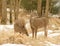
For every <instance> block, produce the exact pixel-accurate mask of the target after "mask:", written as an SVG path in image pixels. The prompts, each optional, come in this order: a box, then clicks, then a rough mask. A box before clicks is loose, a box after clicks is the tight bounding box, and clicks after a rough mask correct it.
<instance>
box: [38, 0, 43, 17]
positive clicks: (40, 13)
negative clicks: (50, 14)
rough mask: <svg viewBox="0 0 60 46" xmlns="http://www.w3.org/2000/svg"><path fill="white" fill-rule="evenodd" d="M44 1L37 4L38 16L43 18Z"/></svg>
mask: <svg viewBox="0 0 60 46" xmlns="http://www.w3.org/2000/svg"><path fill="white" fill-rule="evenodd" d="M41 6H42V0H38V2H37V13H38V16H39V17H41V16H42V7H41Z"/></svg>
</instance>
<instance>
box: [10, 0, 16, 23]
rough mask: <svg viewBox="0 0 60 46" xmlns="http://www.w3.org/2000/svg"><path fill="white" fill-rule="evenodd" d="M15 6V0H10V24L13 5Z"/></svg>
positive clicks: (12, 17) (12, 18) (12, 15)
mask: <svg viewBox="0 0 60 46" xmlns="http://www.w3.org/2000/svg"><path fill="white" fill-rule="evenodd" d="M14 6H15V0H10V24H12V23H14V17H15V15H14V8H15V7H14Z"/></svg>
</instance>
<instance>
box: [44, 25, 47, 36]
mask: <svg viewBox="0 0 60 46" xmlns="http://www.w3.org/2000/svg"><path fill="white" fill-rule="evenodd" d="M44 30H45V32H44V33H45V34H44V35H45V37H47V26H45V27H44Z"/></svg>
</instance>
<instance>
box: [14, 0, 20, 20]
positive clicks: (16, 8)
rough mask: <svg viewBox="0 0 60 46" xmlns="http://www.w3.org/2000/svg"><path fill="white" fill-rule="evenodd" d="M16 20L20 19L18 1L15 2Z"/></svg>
mask: <svg viewBox="0 0 60 46" xmlns="http://www.w3.org/2000/svg"><path fill="white" fill-rule="evenodd" d="M14 10H15V19H17V18H18V15H19V1H18V0H15V9H14Z"/></svg>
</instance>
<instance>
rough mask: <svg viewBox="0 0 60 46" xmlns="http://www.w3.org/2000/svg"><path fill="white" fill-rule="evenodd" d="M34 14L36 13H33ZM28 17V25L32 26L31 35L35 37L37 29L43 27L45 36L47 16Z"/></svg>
mask: <svg viewBox="0 0 60 46" xmlns="http://www.w3.org/2000/svg"><path fill="white" fill-rule="evenodd" d="M34 15H36V14H34ZM34 15H32V16H33V17H31V18H30V25H31V28H32V37H34V38H36V37H37V29H38V28H42V27H44V32H45V36H46V37H47V25H48V18H47V17H41V18H39V17H38V16H34Z"/></svg>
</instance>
